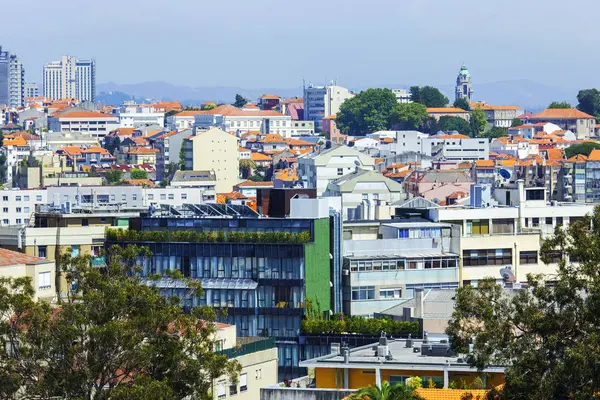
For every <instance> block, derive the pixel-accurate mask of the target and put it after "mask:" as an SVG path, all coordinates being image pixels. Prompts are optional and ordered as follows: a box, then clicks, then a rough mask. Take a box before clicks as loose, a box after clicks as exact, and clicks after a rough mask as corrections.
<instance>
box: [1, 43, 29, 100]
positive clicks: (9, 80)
mask: <svg viewBox="0 0 600 400" xmlns="http://www.w3.org/2000/svg"><path fill="white" fill-rule="evenodd" d="M24 100H25V68H23V64H22V63H21V60H20V59H19V58H18V57H17V56H16V55H15V54H11V53H10V52H8V51H3V50H2V46H0V105H5V106H8V107H11V108H18V107H23V105H24Z"/></svg>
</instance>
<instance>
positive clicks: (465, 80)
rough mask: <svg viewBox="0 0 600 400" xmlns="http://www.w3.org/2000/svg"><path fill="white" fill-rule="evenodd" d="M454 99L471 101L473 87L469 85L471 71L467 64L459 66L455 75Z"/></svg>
mask: <svg viewBox="0 0 600 400" xmlns="http://www.w3.org/2000/svg"><path fill="white" fill-rule="evenodd" d="M455 99H456V100H458V99H466V100H467V101H468V102H471V101H473V87H472V86H471V73H470V72H469V70H468V69H467V66H466V65H465V64H463V65H462V66H461V67H460V71H459V72H458V76H457V77H456V89H455Z"/></svg>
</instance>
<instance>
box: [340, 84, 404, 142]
mask: <svg viewBox="0 0 600 400" xmlns="http://www.w3.org/2000/svg"><path fill="white" fill-rule="evenodd" d="M397 106H398V102H397V100H396V96H395V95H394V94H393V93H392V91H391V90H389V89H367V90H364V91H362V92H360V93H359V94H357V95H356V96H354V97H351V98H349V99H348V100H346V101H344V103H342V105H341V106H340V111H339V112H338V113H337V116H336V124H337V126H338V128H339V129H340V130H341V131H342V132H343V133H347V134H351V135H366V134H367V133H371V132H376V131H381V130H387V129H388V128H389V127H390V123H391V121H390V117H391V115H392V112H393V111H394V109H395V108H396V107H397Z"/></svg>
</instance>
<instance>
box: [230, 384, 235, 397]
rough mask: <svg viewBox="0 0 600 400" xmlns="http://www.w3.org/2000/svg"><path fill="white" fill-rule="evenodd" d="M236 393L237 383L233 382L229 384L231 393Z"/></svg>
mask: <svg viewBox="0 0 600 400" xmlns="http://www.w3.org/2000/svg"><path fill="white" fill-rule="evenodd" d="M234 394H237V385H234V384H231V385H229V395H230V396H233V395H234Z"/></svg>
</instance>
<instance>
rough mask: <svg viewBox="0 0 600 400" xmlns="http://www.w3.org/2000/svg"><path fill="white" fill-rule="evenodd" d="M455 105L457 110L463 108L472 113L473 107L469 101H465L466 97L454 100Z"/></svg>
mask: <svg viewBox="0 0 600 400" xmlns="http://www.w3.org/2000/svg"><path fill="white" fill-rule="evenodd" d="M453 105H454V107H456V108H461V109H463V110H465V111H471V106H470V105H469V102H468V100H467V99H465V98H464V97H459V98H458V99H456V100H454V104H453Z"/></svg>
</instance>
